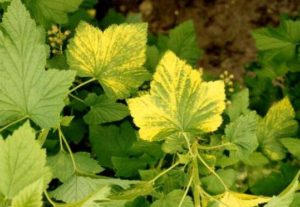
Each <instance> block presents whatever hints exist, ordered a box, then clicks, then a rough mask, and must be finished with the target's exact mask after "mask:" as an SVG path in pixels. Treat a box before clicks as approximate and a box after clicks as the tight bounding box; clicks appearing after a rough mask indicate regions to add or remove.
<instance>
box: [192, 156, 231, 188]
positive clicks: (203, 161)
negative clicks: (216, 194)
mask: <svg viewBox="0 0 300 207" xmlns="http://www.w3.org/2000/svg"><path fill="white" fill-rule="evenodd" d="M197 157H198V159H199V160H200V161H201V162H202V164H203V165H204V166H205V167H206V168H207V169H208V170H209V171H210V172H211V173H212V174H213V175H214V176H216V178H217V179H218V180H219V181H220V183H221V184H222V185H223V187H224V189H225V191H228V187H227V185H226V184H225V183H224V181H223V179H222V178H221V177H220V176H219V175H218V174H217V173H216V172H215V171H214V170H213V169H211V167H210V166H209V165H208V164H207V163H206V162H205V160H204V159H203V158H202V157H201V156H200V155H199V153H197Z"/></svg>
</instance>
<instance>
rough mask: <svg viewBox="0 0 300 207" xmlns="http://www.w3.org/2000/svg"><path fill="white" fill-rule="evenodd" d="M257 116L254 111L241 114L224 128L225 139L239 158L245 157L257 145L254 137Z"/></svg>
mask: <svg viewBox="0 0 300 207" xmlns="http://www.w3.org/2000/svg"><path fill="white" fill-rule="evenodd" d="M257 121H258V116H257V114H256V113H255V112H250V113H248V114H246V115H241V116H240V117H238V118H237V119H236V120H235V121H234V122H231V123H230V124H228V125H227V126H226V128H225V139H226V140H227V141H228V142H230V143H232V144H233V145H234V146H235V148H234V150H236V151H235V152H233V153H234V154H235V155H236V156H237V157H239V158H247V157H248V156H249V155H250V154H251V153H252V152H254V150H255V149H256V148H257V147H258V141H257V137H256V129H257Z"/></svg>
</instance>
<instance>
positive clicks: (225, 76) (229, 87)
mask: <svg viewBox="0 0 300 207" xmlns="http://www.w3.org/2000/svg"><path fill="white" fill-rule="evenodd" d="M220 78H221V79H222V80H223V81H224V83H225V87H226V91H228V92H230V93H233V92H234V88H233V79H234V75H233V74H231V73H229V72H228V71H227V70H225V71H224V72H223V73H222V74H220Z"/></svg>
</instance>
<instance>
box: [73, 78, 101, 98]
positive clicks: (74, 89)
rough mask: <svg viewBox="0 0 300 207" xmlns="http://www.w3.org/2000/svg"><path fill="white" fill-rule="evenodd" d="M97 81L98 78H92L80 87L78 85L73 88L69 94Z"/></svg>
mask: <svg viewBox="0 0 300 207" xmlns="http://www.w3.org/2000/svg"><path fill="white" fill-rule="evenodd" d="M95 80H96V78H91V79H89V80H87V81H85V82H82V83H80V84H79V85H77V86H75V87H74V88H72V89H71V90H70V91H69V94H70V93H72V92H74V91H76V90H77V89H79V88H81V87H82V86H85V85H86V84H89V83H91V82H93V81H95Z"/></svg>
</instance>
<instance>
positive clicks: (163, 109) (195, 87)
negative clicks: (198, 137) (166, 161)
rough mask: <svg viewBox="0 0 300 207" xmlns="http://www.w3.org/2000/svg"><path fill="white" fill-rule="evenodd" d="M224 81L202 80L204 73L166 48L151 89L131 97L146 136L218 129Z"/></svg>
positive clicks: (137, 121)
mask: <svg viewBox="0 0 300 207" xmlns="http://www.w3.org/2000/svg"><path fill="white" fill-rule="evenodd" d="M224 100H225V93H224V83H223V82H222V81H212V82H203V81H202V79H201V73H199V72H198V71H196V70H193V69H192V67H191V66H189V65H188V64H186V62H185V61H183V60H180V59H179V58H178V57H176V55H175V54H174V53H173V52H171V51H167V52H166V53H165V55H164V56H163V57H162V59H161V61H160V63H159V65H158V67H157V70H156V72H155V74H154V77H153V81H152V82H151V89H150V93H149V94H146V95H143V96H141V97H137V98H132V99H129V100H128V105H129V109H130V111H131V115H132V116H133V118H134V122H135V124H136V125H137V126H138V127H139V128H140V130H139V133H140V137H141V138H142V139H144V140H148V141H153V140H162V139H166V138H167V137H170V136H172V137H173V139H174V136H177V137H181V135H182V134H183V133H186V134H187V135H195V134H200V133H205V132H212V131H215V130H216V129H217V128H218V127H219V126H220V124H221V123H222V117H221V113H222V112H223V110H224V108H225V103H224Z"/></svg>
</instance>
